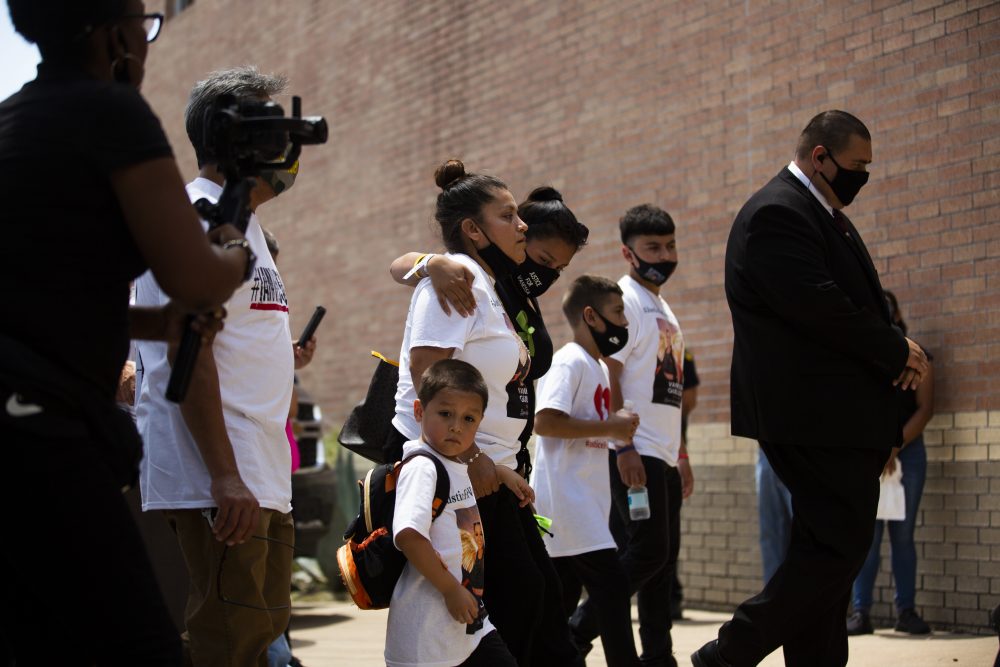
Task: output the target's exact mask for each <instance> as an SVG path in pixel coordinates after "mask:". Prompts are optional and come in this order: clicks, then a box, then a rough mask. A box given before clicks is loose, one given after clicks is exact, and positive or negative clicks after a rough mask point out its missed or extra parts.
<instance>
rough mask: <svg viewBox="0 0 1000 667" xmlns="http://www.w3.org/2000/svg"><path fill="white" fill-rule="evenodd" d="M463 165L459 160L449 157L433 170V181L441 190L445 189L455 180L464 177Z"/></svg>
mask: <svg viewBox="0 0 1000 667" xmlns="http://www.w3.org/2000/svg"><path fill="white" fill-rule="evenodd" d="M465 176H466V174H465V165H464V164H462V161H461V160H458V159H451V160H448V161H447V162H445V163H444V164H443V165H441V166H440V167H438V168H437V171H435V172H434V182H435V183H437V186H438V187H439V188H441V189H442V190H447V189H448V188H449V187H451V186H452V185H454V184H455V181H457V180H459V179H461V178H465Z"/></svg>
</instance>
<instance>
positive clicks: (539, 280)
mask: <svg viewBox="0 0 1000 667" xmlns="http://www.w3.org/2000/svg"><path fill="white" fill-rule="evenodd" d="M513 277H514V282H516V283H517V285H518V287H520V288H521V291H522V292H524V293H525V295H526V296H535V297H538V296H541V295H543V294H545V290H547V289H548V288H550V287H552V283H554V282H555V281H556V280H558V278H559V271H557V270H556V269H552V268H549V267H547V266H542V265H541V264H539V263H538V262H536V261H535V260H533V259H531V255H527V254H526V255H525V256H524V261H523V262H521V264H520V266H518V267H517V269H516V270H515V271H514V273H513Z"/></svg>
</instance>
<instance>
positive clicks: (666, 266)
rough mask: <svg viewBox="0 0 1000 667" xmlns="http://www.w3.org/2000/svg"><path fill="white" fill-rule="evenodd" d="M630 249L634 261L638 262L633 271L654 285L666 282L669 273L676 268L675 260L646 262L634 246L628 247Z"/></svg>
mask: <svg viewBox="0 0 1000 667" xmlns="http://www.w3.org/2000/svg"><path fill="white" fill-rule="evenodd" d="M629 250H631V251H632V256H633V257H635V261H637V262H639V266H637V267H635V272H636V273H638V274H639V277H640V278H642V279H643V280H648V281H649V282H651V283H653V284H654V285H662V284H663V283H665V282H667V280H668V279H669V278H670V275H671V274H672V273H673V272H674V269H676V268H677V262H671V261H669V260H667V261H663V262H647V261H646V260H644V259H643V258H642V257H639V254H638V253H637V252H636V251H635V248H631V247H630V248H629Z"/></svg>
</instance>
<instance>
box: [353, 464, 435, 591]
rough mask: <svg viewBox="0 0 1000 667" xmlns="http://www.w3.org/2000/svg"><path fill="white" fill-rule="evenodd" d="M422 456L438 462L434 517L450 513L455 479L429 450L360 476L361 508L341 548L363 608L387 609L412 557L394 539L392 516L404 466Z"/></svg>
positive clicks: (433, 507)
mask: <svg viewBox="0 0 1000 667" xmlns="http://www.w3.org/2000/svg"><path fill="white" fill-rule="evenodd" d="M417 456H425V457H427V458H429V459H430V460H431V461H433V462H434V469H435V470H436V472H437V485H436V486H435V488H434V500H433V503H432V506H431V520H432V521H433V520H434V519H437V518H438V517H439V516H441V513H442V512H444V507H445V504H446V503H447V502H448V494H449V493H450V484H449V480H448V471H447V470H445V467H444V464H442V463H441V461H439V460H438V459H437V458H436V457H435V456H432V455H431V454H428V453H427V452H415V453H414V454H411V455H410V456H408V457H406V458H405V459H403V460H402V461H397V462H396V463H385V464H382V465H378V466H375V467H374V468H372V469H371V470H369V471H368V474H367V475H365V478H364V480H358V486H359V487H360V489H361V507H360V509H359V511H358V516H357V517H356V518H355V519H354V521H352V522H351V524H350V525H349V526H348V527H347V531H346V532H345V533H344V540H346V541H347V544H345V545H344V546H342V547H340V549H338V550H337V566H338V567H339V568H340V576H341V578H342V579H343V580H344V585H345V586H346V587H347V590H348V592H350V594H351V598H352V599H353V600H354V604H356V605H358V608H359V609H385V608H386V607H388V606H389V601H390V600H391V599H392V591H393V589H394V588H395V587H396V582H397V581H398V580H399V575H400V574H402V573H403V567H404V566H405V565H406V556H404V555H403V552H402V551H400V550H399V549H397V548H396V545H395V544H393V542H392V517H393V514H394V513H395V510H396V483H397V482H398V481H399V473H400V471H401V470H402V469H403V466H404V465H406V464H407V463H408V462H410V461H412V460H413V459H414V458H416V457H417Z"/></svg>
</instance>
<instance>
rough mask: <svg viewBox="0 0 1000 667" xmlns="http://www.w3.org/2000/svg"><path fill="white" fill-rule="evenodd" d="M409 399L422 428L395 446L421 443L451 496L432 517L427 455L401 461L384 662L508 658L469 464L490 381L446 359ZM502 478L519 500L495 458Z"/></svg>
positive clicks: (396, 666)
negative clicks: (395, 576)
mask: <svg viewBox="0 0 1000 667" xmlns="http://www.w3.org/2000/svg"><path fill="white" fill-rule="evenodd" d="M417 396H418V398H417V400H415V401H414V410H413V412H414V417H415V418H416V421H417V422H418V423H419V424H420V428H421V437H420V439H418V440H411V441H409V442H407V443H406V444H405V445H404V446H403V457H404V459H405V458H407V457H409V456H412V455H413V454H414V453H415V452H418V451H422V452H427V453H430V455H431V456H435V457H437V458H438V459H439V460H440V461H441V463H442V464H443V465H444V468H445V470H447V471H448V476H449V488H450V491H449V497H448V502H447V504H446V505H445V509H444V512H443V513H442V514H441V515H440V516H439V517H438V518H437V520H432V507H431V503H432V500H433V497H434V489H435V487H436V481H437V477H436V472H435V466H434V464H433V462H432V461H428V460H427V459H426V458H424V457H419V456H418V457H416V458H414V459H413V460H411V461H409V462H407V464H406V465H405V466H404V467H403V469H402V471H401V472H400V475H399V481H398V483H397V486H396V506H395V514H394V517H393V540H394V541H395V544H396V547H397V548H399V549H400V551H402V552H403V553H404V554H405V555H406V558H407V560H408V561H409V562H408V563H407V565H406V567H405V568H404V569H403V573H402V575H401V576H400V578H399V581H398V582H397V584H396V588H395V589H394V590H393V594H392V601H391V603H390V605H389V620H388V624H387V626H386V643H385V661H386V665H388V666H389V667H403V666H404V665H405V666H406V667H412V666H417V665H419V666H422V667H454V665H463V666H479V665H482V666H487V665H489V666H493V665H496V666H499V667H508V666H509V667H515V666H516V664H517V663H516V662H515V660H514V658H513V656H512V655H511V654H510V652H509V651H508V650H507V647H506V645H505V644H504V643H503V640H502V639H500V635H499V634H498V633H497V631H496V629H495V628H494V627H493V624H492V623H491V622H490V619H489V617H488V616H487V613H486V609H485V607H484V606H483V602H482V593H483V588H484V571H483V561H484V557H485V553H486V542H485V537H484V535H483V531H482V523H481V520H480V517H479V509H478V507H477V506H476V497H475V494H474V493H473V491H472V483H471V482H470V481H469V475H468V471H467V466H468V464H469V463H470V462H471V459H472V458H474V457H475V456H479V455H480V454H478V453H475V454H474V453H473V452H474V450H473V442H474V440H475V436H476V429H477V428H478V426H479V422H480V421H482V418H483V414H484V412H485V410H486V404H487V399H488V396H489V390H488V389H487V387H486V383H485V382H484V380H483V377H482V375H481V374H480V373H479V371H477V370H476V369H475V368H474V367H473V366H471V365H470V364H468V363H466V362H464V361H460V360H457V359H445V360H442V361H438V362H436V363H434V364H433V365H431V366H430V367H429V368H428V369H427V370H426V371H424V373H423V375H422V376H421V380H420V389H419V390H418V392H417ZM497 473H498V476H499V477H500V481H501V482H502V483H503V484H505V485H506V486H508V487H509V488H510V489H511V491H512V492H514V493H515V495H517V496H518V497H519V498H521V499H522V500H523V501H524V502H526V503H527V502H530V501H531V500H533V495H532V492H531V488H530V487H529V486H528V484H527V483H526V482H525V481H524V480H523V479H522V478H521V477H519V476H518V475H517V473H515V472H514V471H513V470H510V469H509V468H505V467H504V466H497Z"/></svg>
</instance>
